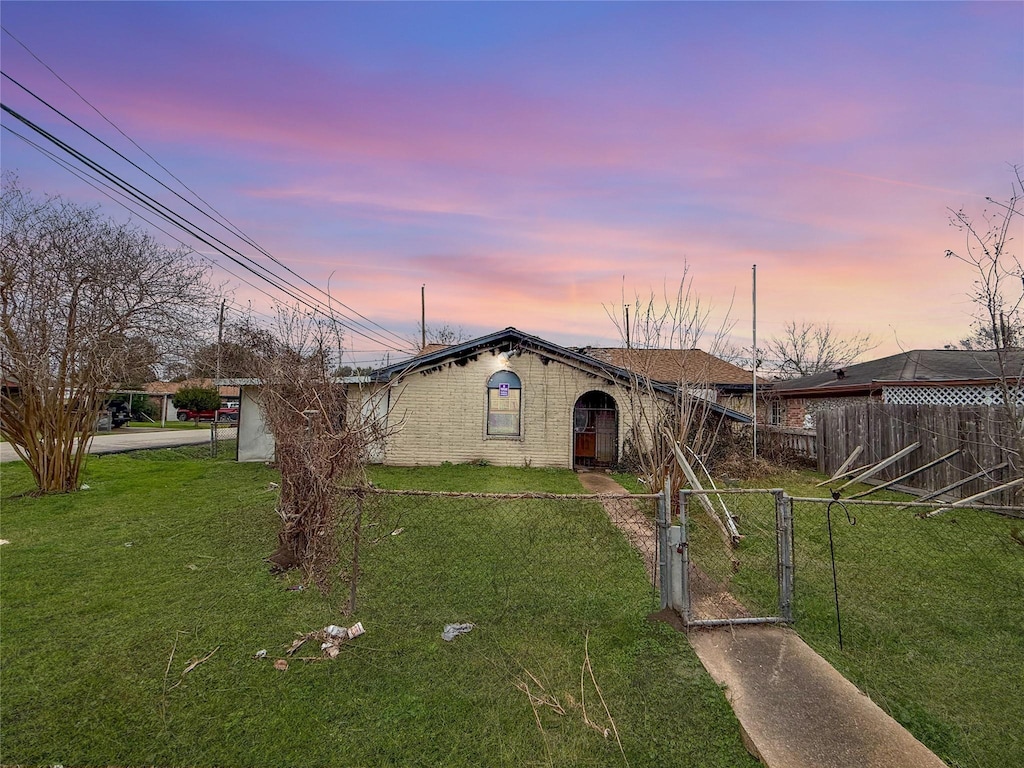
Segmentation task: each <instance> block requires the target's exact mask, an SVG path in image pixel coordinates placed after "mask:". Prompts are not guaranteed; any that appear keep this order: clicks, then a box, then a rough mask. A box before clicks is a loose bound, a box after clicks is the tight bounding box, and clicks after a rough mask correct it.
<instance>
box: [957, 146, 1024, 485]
mask: <svg viewBox="0 0 1024 768" xmlns="http://www.w3.org/2000/svg"><path fill="white" fill-rule="evenodd" d="M1011 168H1012V173H1013V180H1012V182H1011V184H1010V196H1009V198H1008V199H1007V200H1006V202H1002V201H998V200H993V199H992V198H991V197H987V198H985V199H986V200H987V201H988V203H989V205H990V206H992V207H991V208H985V209H984V210H983V211H982V214H981V218H980V219H977V220H976V219H975V218H974V217H972V216H971V215H970V214H968V213H966V212H965V211H964V210H963V208H960V209H957V210H954V209H952V208H950V209H949V214H950V217H949V223H950V226H951V227H953V228H954V229H956V230H957V231H958V232H960V234H961V235H962V236H963V238H964V243H963V246H962V247H961V248H960V249H959V250H956V251H954V250H947V251H946V258H948V259H956V260H957V261H960V262H962V263H964V264H966V265H967V266H968V267H970V268H971V271H972V273H973V277H974V282H973V288H972V291H971V292H970V293H969V294H968V295H969V296H970V298H971V301H972V302H973V304H974V306H975V309H976V312H975V318H974V324H973V326H972V330H973V333H972V335H971V336H969V337H968V338H966V339H964V340H963V341H962V342H961V346H963V347H964V348H965V349H979V348H984V349H994V350H995V353H996V361H997V362H996V364H997V368H998V386H999V389H1000V394H1001V396H1002V397H1001V399H1002V405H1001V407H1002V410H1003V413H1004V415H1005V418H1004V419H1003V421H1004V422H1005V425H1006V429H1007V432H1008V433H1009V435H1010V439H1011V440H1012V442H1013V448H1012V449H1011V454H1012V459H1013V461H1014V463H1015V466H1014V467H1011V473H1010V474H1011V476H1019V475H1020V474H1021V472H1022V467H1024V405H1022V402H1024V362H1021V361H1022V360H1024V357H1022V356H1021V355H1020V354H1019V352H1016V350H1019V349H1021V348H1022V347H1024V338H1022V337H1021V330H1022V329H1024V311H1022V310H1024V265H1022V263H1021V258H1020V256H1018V255H1017V254H1015V253H1013V252H1012V251H1011V250H1010V248H1011V245H1010V244H1011V243H1012V241H1013V239H1014V238H1013V235H1014V231H1015V227H1016V226H1017V225H1018V224H1019V222H1020V221H1021V220H1022V214H1024V168H1022V167H1021V166H1019V165H1014V166H1011Z"/></svg>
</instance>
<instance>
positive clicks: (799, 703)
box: [579, 472, 945, 768]
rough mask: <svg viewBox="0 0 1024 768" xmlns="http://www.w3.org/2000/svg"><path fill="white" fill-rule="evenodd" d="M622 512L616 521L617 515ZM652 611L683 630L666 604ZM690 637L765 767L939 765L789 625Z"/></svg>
mask: <svg viewBox="0 0 1024 768" xmlns="http://www.w3.org/2000/svg"><path fill="white" fill-rule="evenodd" d="M579 479H580V483H581V484H582V485H583V487H584V488H586V489H587V490H588V491H590V492H591V493H619V494H622V493H625V489H624V488H622V486H620V485H619V484H618V483H616V482H615V481H614V480H613V479H612V478H611V477H609V476H608V475H606V474H603V473H599V472H581V473H580V474H579ZM624 505H628V506H629V507H634V505H633V504H632V503H630V502H626V501H625V500H623V501H622V502H618V501H611V502H609V503H605V508H606V509H607V510H608V514H609V516H610V517H611V518H612V521H613V522H615V524H616V525H618V526H619V527H620V528H622V529H623V530H624V531H625V532H626V534H627V536H629V535H630V533H629V532H630V531H633V532H636V533H639V531H640V530H641V529H639V528H638V527H636V526H635V525H634V524H633V523H632V522H629V518H628V515H629V512H628V511H627V510H626V509H625V506H624ZM633 513H634V514H636V510H635V508H634V509H633ZM623 515H626V516H627V517H626V518H625V519H624V520H623V521H622V523H623V524H620V522H619V521H618V520H617V518H622V517H623ZM645 522H646V524H647V526H648V528H649V530H650V535H649V537H648V547H650V548H651V549H652V551H651V553H650V554H648V552H647V551H646V550H645V549H641V553H642V554H644V557H645V560H647V558H648V557H649V558H650V562H651V564H652V565H653V563H654V554H653V546H654V526H653V524H651V523H650V522H649V521H646V518H645ZM630 541H631V542H632V541H633V537H630ZM634 546H636V543H635V542H634ZM666 613H671V614H672V616H671V618H669V617H667V616H665V614H666ZM656 616H657V617H659V618H666V619H669V620H670V621H671V623H672V624H673V625H674V626H676V627H677V628H680V629H683V627H682V623H681V620H680V619H679V617H678V616H677V615H675V614H674V613H672V611H671V610H670V609H669V610H668V611H667V612H666V611H663V612H661V613H659V614H657V615H656ZM684 631H685V630H684ZM687 637H688V639H689V641H690V645H691V646H693V649H694V651H695V652H696V653H697V656H698V658H700V660H701V663H702V664H703V665H704V668H705V669H707V671H708V673H709V674H710V675H711V677H712V678H713V679H714V680H715V682H717V683H718V684H719V685H721V686H722V687H723V688H724V689H725V695H726V698H727V699H728V700H729V703H730V705H731V706H732V708H733V711H734V712H735V713H736V717H737V719H738V720H739V721H740V728H741V730H742V735H743V741H744V743H745V744H746V746H747V749H748V750H749V751H750V752H751V754H753V755H754V756H755V757H757V758H758V759H759V760H760V761H761V762H762V763H764V764H765V765H766V766H768V768H944V766H945V763H943V762H942V761H941V760H939V758H937V757H936V756H935V755H934V754H933V753H932V752H931V751H930V750H929V749H928V748H927V747H925V746H924V745H923V744H922V743H921V742H919V741H918V740H917V739H915V738H914V737H913V736H911V735H910V733H908V732H907V730H906V729H905V728H903V726H901V725H900V724H899V723H897V722H896V721H895V720H893V719H892V718H891V717H889V715H887V714H886V713H885V712H883V711H882V710H881V708H880V707H878V706H877V705H876V704H875V703H874V702H873V701H871V699H869V698H868V697H867V696H865V695H864V694H863V693H861V692H860V691H859V690H858V689H857V687H856V686H855V685H853V683H851V682H850V681H849V680H847V679H846V678H845V677H843V676H842V675H841V674H839V672H837V671H836V669H835V668H834V667H833V666H832V665H831V664H829V663H828V662H827V661H825V659H823V658H822V657H821V656H819V655H818V654H817V653H815V652H814V651H813V650H812V649H811V648H810V646H808V645H807V644H806V643H805V642H804V641H803V640H801V639H800V637H799V636H798V635H797V634H796V632H794V631H793V630H791V629H787V628H785V627H779V626H758V625H737V626H733V627H721V628H718V629H696V630H691V631H689V632H688V633H687Z"/></svg>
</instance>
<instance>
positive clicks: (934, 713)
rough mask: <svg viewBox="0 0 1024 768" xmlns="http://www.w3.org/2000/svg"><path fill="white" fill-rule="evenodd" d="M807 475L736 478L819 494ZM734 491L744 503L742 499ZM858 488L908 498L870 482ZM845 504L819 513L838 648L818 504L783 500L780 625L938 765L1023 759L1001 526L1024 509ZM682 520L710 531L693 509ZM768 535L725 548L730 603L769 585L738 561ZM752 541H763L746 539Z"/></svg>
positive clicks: (1020, 563)
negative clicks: (790, 581) (786, 558)
mask: <svg viewBox="0 0 1024 768" xmlns="http://www.w3.org/2000/svg"><path fill="white" fill-rule="evenodd" d="M821 479H823V477H821V476H818V475H816V474H815V473H811V472H803V473H787V474H785V475H780V476H777V477H773V478H768V479H767V480H761V481H750V482H745V483H744V485H746V486H748V487H782V488H785V489H786V491H787V493H789V494H790V495H792V496H796V497H801V496H803V497H819V498H820V497H822V496H826V495H827V492H826V491H825V489H823V488H816V487H815V483H817V482H818V481H819V480H821ZM865 488H866V486H864V487H860V488H858V489H853V488H850V489H847V490H846V491H844V493H845V494H852V493H854V492H856V490H864V489H865ZM726 498H727V499H728V498H729V497H726ZM732 498H734V499H735V498H737V497H732ZM744 498H746V499H748V500H749V501H748V502H747V503H750V504H752V503H753V501H754V500H755V498H756V497H744ZM869 498H870V499H871V500H896V501H907V500H909V499H910V497H908V496H904V495H901V494H896V493H887V492H884V491H883V492H878V493H874V494H872V495H871V496H870V497H869ZM761 506H763V509H762V508H761ZM848 509H849V511H850V513H851V515H852V516H853V517H854V519H855V520H856V523H855V524H854V525H851V524H850V522H849V521H848V520H847V518H846V516H845V514H844V513H843V511H842V509H841V508H840V507H838V506H836V507H834V508H833V512H832V529H833V540H834V542H835V551H836V567H837V574H838V579H837V580H838V585H839V598H840V609H841V613H840V616H841V621H842V628H843V640H844V643H843V645H844V647H843V649H842V650H840V649H839V643H838V637H837V626H836V618H835V604H834V596H833V591H832V567H831V559H830V556H829V541H828V527H827V522H826V515H825V505H824V504H815V503H808V502H795V503H794V522H795V543H794V546H795V557H796V573H795V593H796V600H795V606H794V608H795V618H796V624H795V627H794V628H795V629H796V630H797V631H798V632H799V633H800V635H801V637H803V638H804V640H806V641H807V642H808V643H809V644H810V645H811V646H812V647H813V648H815V650H817V651H818V652H819V653H820V654H821V655H823V656H824V657H825V658H826V659H828V660H829V661H830V662H831V663H832V664H833V665H834V666H835V667H836V668H837V669H839V670H840V671H841V672H842V673H843V674H844V675H845V676H846V677H847V678H849V679H850V680H851V681H853V682H854V683H855V684H856V685H857V686H858V687H860V688H861V689H862V690H863V691H864V692H866V693H867V694H868V695H869V696H871V698H872V699H873V700H874V701H875V702H876V703H877V704H879V706H881V707H882V708H883V709H885V710H886V711H887V712H889V713H890V714H891V715H893V717H895V718H896V719H897V720H898V721H899V722H901V723H902V724H903V725H905V726H906V727H907V728H908V730H910V731H911V733H913V734H914V735H915V736H917V737H918V738H919V739H920V740H921V741H923V742H924V743H925V744H927V745H928V746H929V747H930V748H931V749H932V750H934V751H935V752H936V753H937V754H938V755H939V756H940V757H941V758H942V759H943V760H945V761H946V762H947V763H948V764H949V765H951V766H958V767H959V766H963V767H965V768H966V767H967V766H971V767H972V768H1001V767H1002V766H1006V768H1011V766H1014V767H1015V766H1020V765H1024V732H1022V729H1021V723H1024V696H1022V695H1021V692H1022V690H1024V546H1022V545H1021V544H1020V543H1019V542H1018V541H1016V540H1015V539H1014V538H1013V537H1012V536H1011V533H1012V532H1013V530H1014V529H1018V530H1020V529H1024V521H1021V520H1012V519H1008V518H1005V517H1001V516H999V515H995V514H993V513H991V512H984V511H978V510H958V511H956V512H947V513H943V514H941V515H939V516H937V517H935V518H933V519H926V520H924V519H920V518H918V517H916V516H915V514H914V510H912V509H908V510H902V511H898V510H897V509H895V508H893V507H873V506H869V505H863V504H858V503H857V502H856V501H852V502H848ZM772 515H773V513H772V512H771V507H770V499H768V498H766V499H765V504H764V505H760V506H758V507H757V510H755V509H754V508H753V507H750V508H748V509H747V510H746V514H745V515H741V530H743V529H744V524H743V523H744V522H745V521H752V522H756V523H758V524H760V525H761V526H762V527H765V528H766V527H767V526H768V523H769V522H771V523H773V522H774V519H773V516H772ZM695 521H696V523H697V527H698V531H700V530H701V529H702V528H703V529H704V536H705V537H706V540H712V541H713V540H714V537H713V536H712V535H711V534H709V533H708V532H707V531H708V530H709V528H710V527H709V526H707V524H706V521H704V520H703V518H702V516H701V515H699V514H698V515H695ZM748 530H749V528H748ZM770 541H771V539H770V537H761V539H760V540H758V537H756V536H755V537H752V538H751V539H750V540H745V541H744V542H743V544H742V545H741V547H740V550H739V552H738V554H737V555H736V557H737V558H739V559H740V560H741V561H742V562H743V564H744V567H741V568H740V571H739V573H738V574H737V575H736V576H735V577H734V578H733V586H734V590H735V592H736V593H737V594H738V595H739V596H740V597H741V599H742V600H743V601H744V603H745V604H748V605H751V606H757V607H761V608H762V609H763V606H765V605H766V604H770V602H771V600H772V599H774V592H771V593H770V594H769V592H768V591H766V590H765V589H764V587H765V582H766V580H765V579H759V578H756V574H757V572H758V569H747V568H746V567H745V565H746V563H747V562H753V563H763V562H764V559H763V556H764V554H765V552H766V551H767V547H764V545H765V543H766V542H770ZM759 546H761V547H763V548H764V550H765V551H764V552H756V551H755V552H753V553H752V552H751V551H750V549H749V547H754V548H756V547H759ZM745 548H747V549H745ZM692 549H693V548H692V547H691V551H692ZM758 558H761V559H758ZM712 562H713V563H714V560H713V561H712ZM760 572H761V573H762V575H763V574H764V573H768V574H769V575H774V574H773V573H771V569H770V568H761V569H760Z"/></svg>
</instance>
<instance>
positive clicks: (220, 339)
mask: <svg viewBox="0 0 1024 768" xmlns="http://www.w3.org/2000/svg"><path fill="white" fill-rule="evenodd" d="M224 301H225V300H224V299H221V300H220V317H219V318H218V319H217V371H216V373H215V375H214V377H213V386H214V387H216V388H217V394H218V395H220V385H219V384H218V383H217V382H218V381H220V359H221V350H222V349H223V347H224ZM218 421H220V405H218V406H217V410H215V411H214V412H213V421H211V422H210V454H211V455H213V456H216V455H217V422H218Z"/></svg>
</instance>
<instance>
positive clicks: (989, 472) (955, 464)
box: [815, 403, 1022, 506]
mask: <svg viewBox="0 0 1024 768" xmlns="http://www.w3.org/2000/svg"><path fill="white" fill-rule="evenodd" d="M815 418H816V422H817V424H816V427H817V448H818V470H819V471H821V472H823V473H825V474H826V475H833V474H835V473H836V472H837V471H838V470H839V469H840V467H841V466H842V465H843V463H844V462H845V461H846V460H847V458H848V457H849V456H850V455H851V454H852V453H853V452H854V451H855V450H857V448H858V446H859V447H861V453H860V454H859V456H858V457H857V459H856V462H855V463H856V466H870V465H874V464H878V463H879V462H882V461H884V460H885V459H886V458H888V457H891V456H894V455H895V454H897V453H899V452H900V451H901V450H903V449H905V448H907V447H908V446H911V445H913V444H914V443H919V444H920V445H919V447H918V448H917V449H916V450H913V451H911V452H910V453H908V454H907V455H905V456H903V457H902V458H900V459H899V460H897V461H895V462H893V463H892V464H891V465H889V466H887V467H886V468H885V469H884V470H882V471H881V472H879V473H877V474H876V475H875V476H874V477H873V478H872V480H873V482H879V481H887V480H894V479H896V478H901V477H902V476H903V475H907V474H909V473H913V474H911V475H910V476H909V477H907V478H906V479H904V480H902V481H901V483H900V486H901V487H906V488H911V489H916V490H920V491H926V492H927V491H936V490H939V489H943V488H946V487H947V486H954V485H957V484H959V485H957V487H955V488H954V489H953V490H950V491H949V495H951V496H955V497H958V498H967V497H968V496H973V495H974V494H977V493H981V492H982V491H985V490H987V489H990V488H993V487H995V486H998V485H1001V484H1003V483H1006V482H1008V481H1012V480H1014V479H1016V478H1018V477H1020V476H1021V472H1022V469H1021V467H1022V462H1021V459H1020V457H1018V456H1017V455H1016V453H1015V452H1014V437H1013V431H1012V430H1013V426H1012V425H1011V424H1010V422H1009V420H1008V415H1007V413H1006V411H1005V410H1004V409H1003V408H998V407H990V406H942V405H885V404H882V403H862V404H859V405H850V406H847V407H845V408H841V409H837V410H833V411H823V412H819V413H817V414H816V415H815ZM926 465H931V466H927V468H924V469H921V471H919V472H914V470H917V469H919V468H923V467H926ZM968 478H973V479H970V480H969V481H968V482H966V483H963V481H964V480H966V479H968ZM985 502H986V503H988V504H996V505H1005V506H1012V505H1020V504H1021V489H1020V488H1010V489H1007V490H1005V491H1002V492H1001V493H998V494H995V495H993V496H990V497H989V498H987V499H985Z"/></svg>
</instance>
